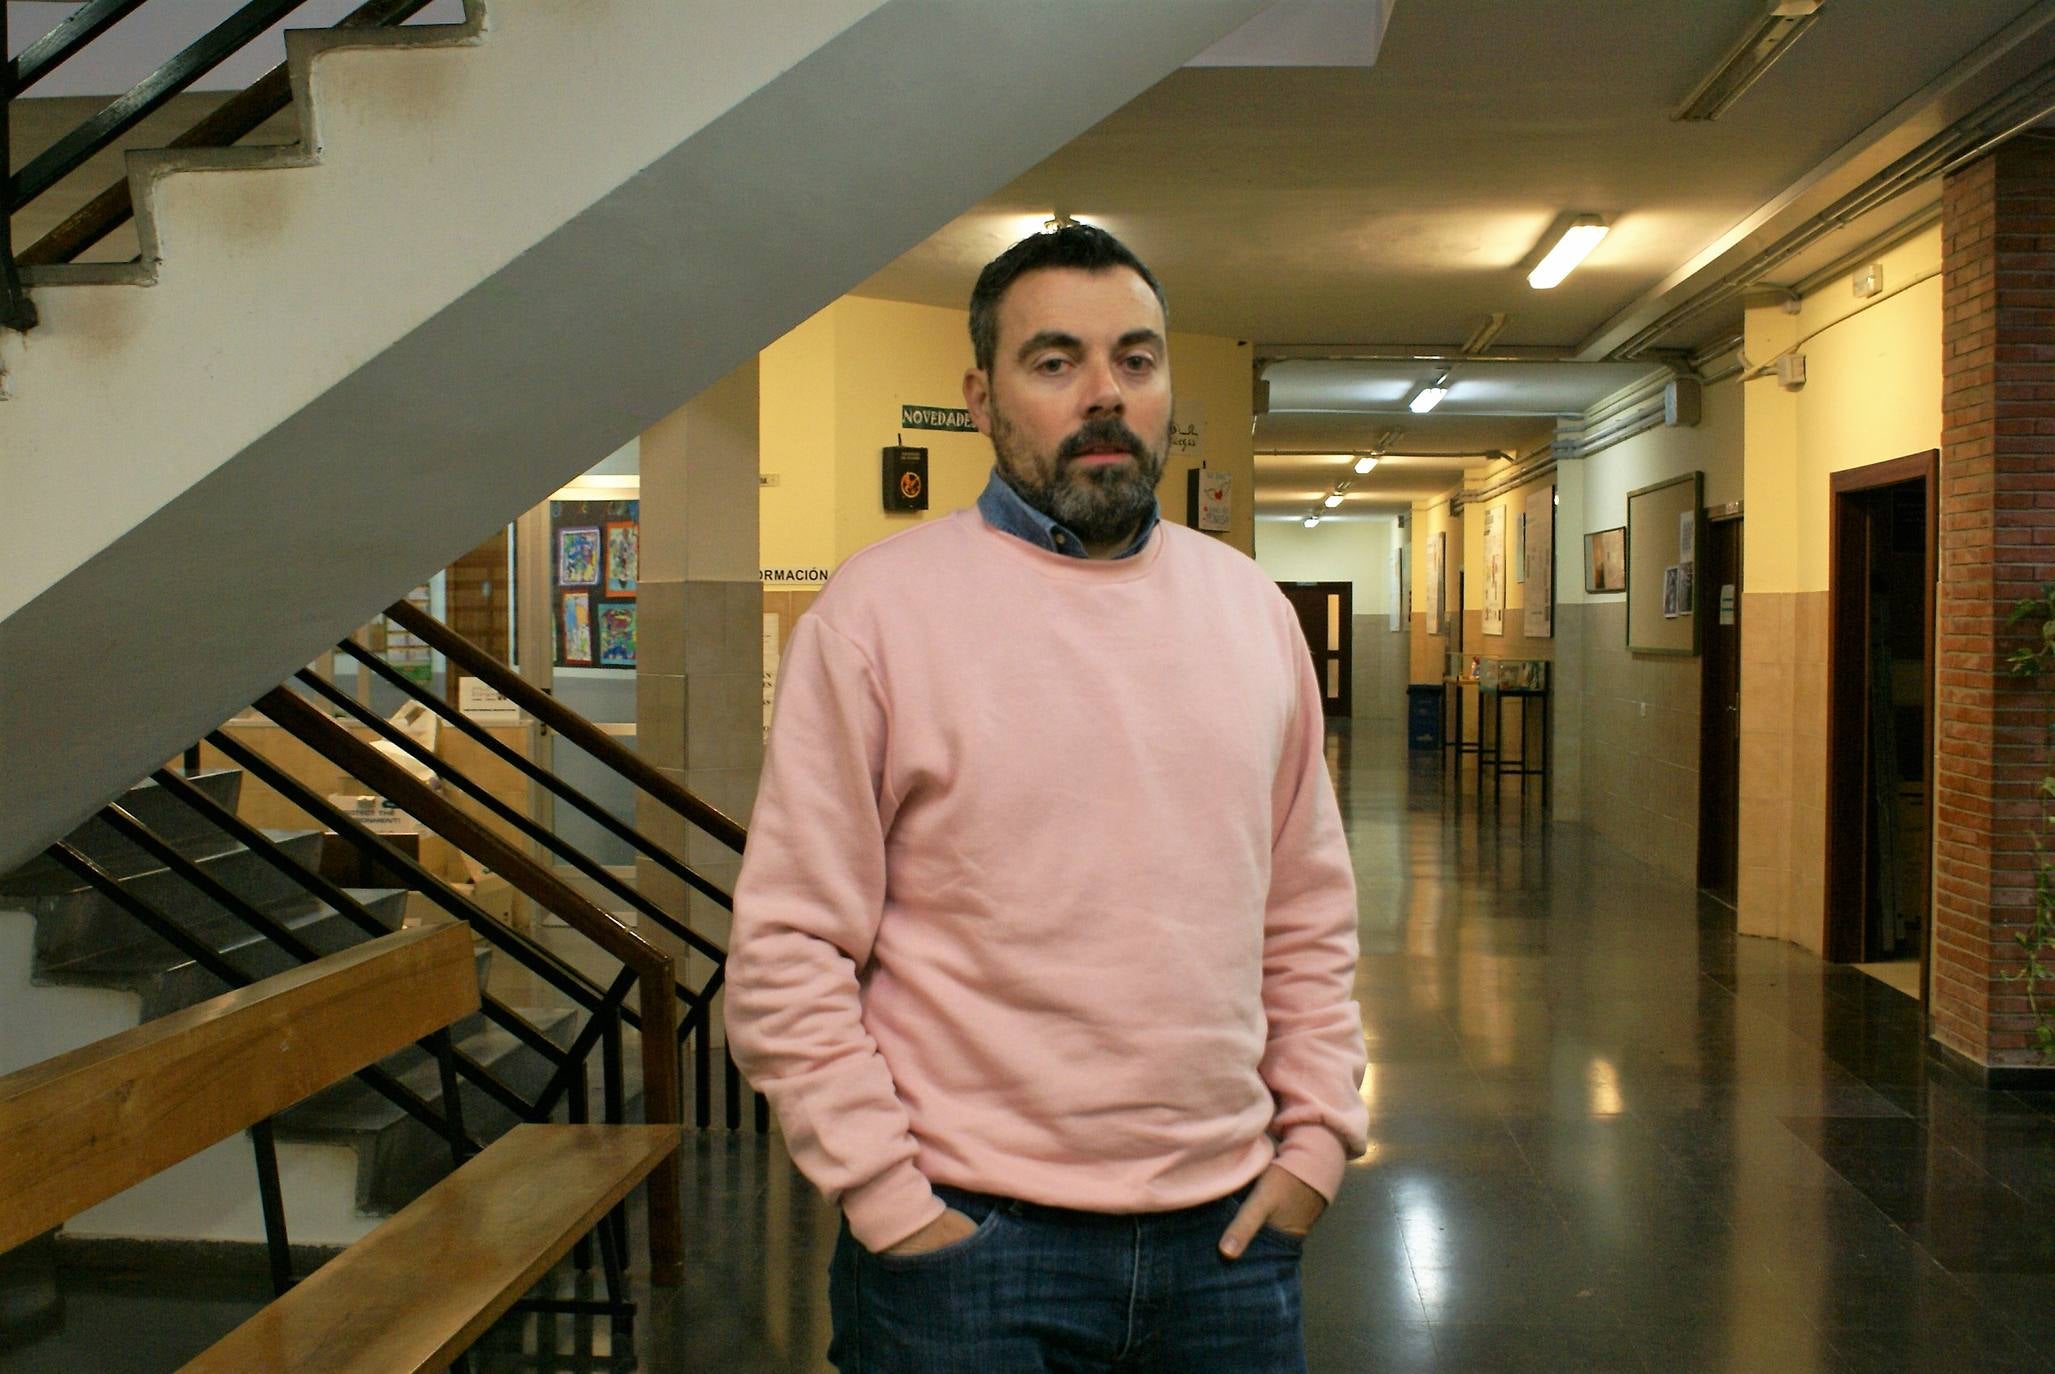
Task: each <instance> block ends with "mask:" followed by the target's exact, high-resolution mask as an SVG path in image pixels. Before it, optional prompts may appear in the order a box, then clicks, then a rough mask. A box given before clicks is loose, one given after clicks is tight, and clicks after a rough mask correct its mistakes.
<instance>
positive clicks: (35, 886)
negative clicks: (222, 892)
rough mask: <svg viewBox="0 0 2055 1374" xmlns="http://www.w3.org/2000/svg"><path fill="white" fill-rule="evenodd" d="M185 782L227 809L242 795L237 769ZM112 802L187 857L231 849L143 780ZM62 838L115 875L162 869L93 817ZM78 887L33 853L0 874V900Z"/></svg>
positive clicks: (179, 803) (190, 813) (163, 791)
mask: <svg viewBox="0 0 2055 1374" xmlns="http://www.w3.org/2000/svg"><path fill="white" fill-rule="evenodd" d="M187 781H188V782H190V783H192V784H193V786H195V787H197V788H198V789H199V790H200V791H202V792H204V793H206V794H207V795H208V796H209V797H211V798H213V799H214V800H215V801H217V802H219V803H220V804H221V805H223V806H225V807H227V808H228V809H229V810H231V811H233V810H234V809H235V806H236V799H237V798H238V797H239V796H240V795H241V794H242V782H243V774H242V770H241V769H239V768H224V769H215V770H213V771H211V772H206V773H195V774H194V775H192V776H191V777H190V778H188V779H187ZM115 800H116V803H117V804H118V805H120V806H124V807H126V808H127V809H128V811H129V813H130V814H131V815H133V816H134V817H135V818H136V819H137V820H139V821H141V822H142V823H143V824H144V825H146V826H148V827H149V828H150V829H151V830H152V831H154V832H155V833H156V834H157V836H158V837H159V838H161V839H163V840H164V841H165V842H166V843H168V844H169V845H171V847H172V848H173V849H176V850H177V851H178V852H179V853H181V854H184V855H186V856H187V857H188V858H198V857H200V856H202V855H209V854H219V853H222V852H223V851H225V850H228V849H232V848H234V842H233V841H231V840H229V839H228V838H227V837H226V836H225V835H223V834H222V833H221V832H220V831H218V830H216V829H215V828H214V827H213V826H211V825H209V824H208V823H207V822H206V821H205V820H204V819H203V818H202V817H201V816H200V814H199V813H198V812H196V811H194V810H193V809H192V808H191V807H189V806H187V805H186V804H185V803H184V802H182V801H180V800H179V799H178V798H177V797H175V796H173V795H172V794H171V793H170V792H169V791H167V790H166V789H165V788H163V787H160V786H158V785H157V783H155V782H154V781H151V780H149V779H147V778H146V779H144V780H143V781H142V782H140V783H137V784H136V785H135V786H134V787H131V788H130V789H129V790H128V791H127V792H125V793H123V794H122V795H121V796H120V797H118V798H116V799H115ZM64 838H65V839H66V840H67V841H69V842H70V843H71V844H73V845H76V846H77V847H78V848H79V849H81V850H83V851H84V852H85V854H86V856H87V857H88V858H90V859H92V860H93V861H94V862H96V863H98V864H99V865H100V866H101V867H102V868H105V869H107V870H108V871H110V872H111V873H113V874H114V875H115V876H116V877H117V878H127V877H132V876H134V875H136V874H139V873H147V872H149V871H150V870H152V869H155V868H159V867H162V865H160V864H159V863H158V862H157V860H155V859H154V858H152V857H150V855H148V854H146V853H144V852H143V850H142V849H141V848H140V847H138V846H137V845H134V844H132V843H130V842H129V841H128V840H125V839H123V838H122V837H121V836H120V835H118V834H116V833H115V831H114V828H113V827H112V826H110V825H108V824H107V823H106V822H105V821H103V820H101V819H100V818H99V817H98V816H97V815H96V816H94V817H93V818H92V819H91V820H88V821H87V822H85V824H83V825H81V826H79V827H78V828H77V829H75V830H73V831H72V832H71V833H70V834H69V835H66V836H65V837H64ZM79 886H80V882H79V880H78V878H76V877H74V876H73V874H72V872H71V870H70V869H67V868H65V867H63V866H62V865H60V864H58V863H56V862H55V861H54V860H52V859H50V858H49V857H48V856H47V855H44V854H38V855H37V856H36V857H35V858H33V859H31V860H29V861H28V862H27V863H25V864H23V865H22V866H21V867H20V868H18V869H16V870H15V871H14V872H12V873H9V874H6V875H4V876H0V900H5V899H7V898H9V897H15V898H19V897H23V896H41V895H51V894H57V893H64V892H70V891H72V890H74V889H76V888H78V887H79Z"/></svg>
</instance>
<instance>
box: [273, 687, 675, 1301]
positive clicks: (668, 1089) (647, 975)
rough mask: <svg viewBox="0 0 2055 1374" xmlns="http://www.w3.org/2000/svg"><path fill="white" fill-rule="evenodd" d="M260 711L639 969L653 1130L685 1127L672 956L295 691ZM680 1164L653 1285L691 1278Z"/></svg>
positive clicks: (658, 1227)
mask: <svg viewBox="0 0 2055 1374" xmlns="http://www.w3.org/2000/svg"><path fill="white" fill-rule="evenodd" d="M256 705H257V710H259V711H260V712H262V713H263V714H264V715H265V716H267V717H269V718H270V719H271V720H272V721H273V722H274V723H275V724H277V725H278V726H279V727H280V728H281V729H283V730H285V731H286V733H288V734H290V735H292V736H293V738H295V739H297V740H299V741H300V742H301V743H302V744H305V745H306V746H307V747H309V748H310V749H313V750H314V751H315V752H316V753H318V754H320V755H321V756H322V757H323V758H326V759H327V760H328V761H329V762H330V763H333V764H334V765H335V766H336V767H338V768H340V769H342V770H343V771H344V772H345V773H347V774H349V775H350V776H351V777H354V778H356V779H358V780H360V781H362V782H364V783H366V784H367V785H369V786H370V787H372V788H373V789H375V790H376V791H377V792H378V793H379V794H380V795H381V796H383V797H384V798H385V799H386V800H387V801H390V802H391V803H393V805H395V806H397V807H398V808H399V809H400V810H402V811H404V812H406V813H407V814H408V815H410V816H412V817H413V818H414V819H416V820H418V821H420V822H421V823H422V824H423V825H425V826H427V827H428V828H429V829H430V830H432V831H434V832H435V833H436V834H438V835H440V836H442V837H443V838H444V839H446V840H448V841H449V842H450V843H451V844H453V845H455V846H456V847H457V848H458V849H460V850H462V851H463V852H464V853H466V854H469V855H471V856H472V857H473V858H475V859H477V860H479V861H480V862H481V863H483V864H484V865H485V866H486V867H488V868H490V869H492V871H493V872H495V873H497V874H499V875H500V876H501V877H503V878H505V879H506V880H507V882H508V883H509V884H511V885H512V886H513V887H514V888H515V889H516V890H517V891H519V892H521V893H522V894H523V895H525V896H527V897H529V898H530V899H532V900H533V901H535V902H537V903H538V904H540V905H541V906H542V907H543V909H544V910H546V911H549V912H550V913H552V914H553V915H556V916H560V917H562V918H563V920H564V923H565V924H566V925H568V926H569V927H570V928H571V929H573V930H575V931H577V932H578V933H579V934H581V935H584V936H585V937H586V938H588V939H590V940H591V941H592V942H593V943H594V944H596V945H598V946H599V947H600V948H601V949H603V950H605V951H606V952H607V953H608V954H610V955H612V956H613V957H614V958H616V959H618V960H620V961H621V963H622V964H624V965H626V966H627V967H629V968H631V969H633V970H635V974H636V979H637V983H638V989H637V991H638V996H637V1010H638V1011H639V1012H640V1013H641V1019H642V1027H641V1031H642V1094H643V1113H644V1115H645V1117H646V1118H647V1119H648V1120H649V1121H650V1122H651V1123H652V1124H675V1125H681V1126H682V1125H683V1124H684V1115H685V1113H684V1079H683V1077H682V1072H681V1068H680V1064H679V1058H678V1002H677V974H676V970H675V969H674V967H673V965H672V962H671V956H670V954H669V953H667V952H666V951H664V950H662V949H659V948H658V947H657V946H655V945H652V944H650V943H649V942H648V941H647V940H644V939H643V938H642V937H641V936H639V935H637V934H636V933H635V932H634V931H632V930H630V929H629V928H628V927H626V926H624V925H622V924H621V923H620V922H619V921H617V920H615V919H614V918H613V917H612V916H611V915H609V914H608V913H607V912H605V911H603V910H601V909H600V908H599V907H598V906H596V905H594V904H593V903H592V902H590V901H588V900H586V898H585V897H584V896H582V895H581V894H580V893H579V892H578V891H577V890H576V889H574V888H572V887H571V886H570V885H569V884H568V883H566V882H564V881H563V880H562V879H561V878H559V877H557V876H556V875H555V874H554V873H551V872H550V871H549V870H548V869H546V868H544V867H543V866H542V865H541V864H539V863H537V862H535V860H533V859H531V858H530V857H528V856H527V855H526V854H523V853H522V852H521V851H520V850H519V849H518V848H516V847H515V846H514V845H513V844H511V843H509V842H508V841H507V840H506V839H504V838H502V837H501V836H500V835H499V833H498V832H496V831H494V830H492V829H491V828H490V827H488V826H486V825H485V824H483V823H482V822H480V821H478V820H476V819H474V818H473V817H471V816H469V815H467V814H465V813H464V812H463V811H460V810H459V809H457V807H456V806H455V805H453V804H452V803H451V802H449V801H448V800H447V799H445V798H443V797H441V796H439V795H438V794H437V793H436V792H435V791H434V790H432V789H431V788H430V787H429V786H428V785H427V784H426V783H424V782H421V781H420V780H419V779H417V778H415V777H414V776H413V774H411V773H409V772H407V771H406V770H405V769H404V768H401V767H400V766H399V765H398V764H396V763H394V762H393V761H392V760H391V759H389V758H387V757H386V756H385V755H383V754H381V753H379V752H378V751H377V750H376V749H373V748H372V747H371V746H370V745H368V744H366V743H364V742H363V741H362V740H360V739H358V738H357V737H356V736H355V735H353V734H351V733H350V731H349V730H348V729H346V728H345V727H344V726H343V725H342V724H340V723H339V722H337V721H336V720H334V719H333V718H332V717H330V716H329V715H328V713H327V712H325V711H323V710H321V709H320V708H319V707H317V706H315V705H314V704H313V703H312V702H310V701H308V700H307V699H306V698H304V697H302V696H300V695H299V694H298V693H296V692H293V691H290V690H288V689H287V688H284V687H276V688H273V689H272V690H271V691H270V692H267V693H266V694H265V695H264V696H263V697H261V698H259V699H258V701H257V704H256ZM679 1182H680V1179H679V1173H678V1162H677V1160H676V1158H675V1157H673V1158H672V1159H671V1160H670V1161H668V1162H667V1163H665V1164H664V1165H663V1166H662V1167H661V1168H660V1169H658V1171H657V1172H656V1173H655V1174H652V1175H651V1176H650V1187H649V1246H650V1269H651V1274H652V1277H653V1281H654V1282H657V1283H661V1284H674V1283H676V1282H678V1281H679V1279H680V1277H681V1276H682V1275H683V1272H684V1230H683V1218H682V1215H681V1213H680V1204H681V1198H680V1194H679V1191H678V1190H679Z"/></svg>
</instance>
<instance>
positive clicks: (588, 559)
mask: <svg viewBox="0 0 2055 1374" xmlns="http://www.w3.org/2000/svg"><path fill="white" fill-rule="evenodd" d="M598 581H599V530H598V529H597V528H596V527H594V526H590V525H582V526H574V527H572V528H570V529H561V530H558V531H557V584H558V585H559V586H563V587H590V586H593V585H594V584H596V583H597V582H598Z"/></svg>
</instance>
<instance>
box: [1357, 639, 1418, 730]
mask: <svg viewBox="0 0 2055 1374" xmlns="http://www.w3.org/2000/svg"><path fill="white" fill-rule="evenodd" d="M1354 620H1355V624H1354V626H1353V629H1352V633H1353V636H1354V640H1353V643H1352V644H1351V646H1350V647H1351V656H1352V658H1353V660H1354V661H1353V662H1352V663H1351V664H1350V666H1349V671H1350V673H1351V674H1353V682H1352V684H1351V688H1352V693H1353V695H1354V697H1355V702H1354V706H1353V708H1352V710H1351V712H1350V714H1352V715H1353V716H1354V717H1355V718H1356V719H1357V720H1381V721H1400V720H1404V719H1405V715H1406V674H1407V672H1408V670H1409V668H1410V666H1411V665H1410V663H1409V661H1408V659H1409V655H1410V653H1411V649H1412V646H1411V644H1410V643H1409V642H1408V636H1407V635H1406V634H1405V633H1404V632H1403V631H1399V632H1394V631H1393V630H1392V628H1391V617H1390V616H1388V615H1359V616H1356V617H1355V618H1354Z"/></svg>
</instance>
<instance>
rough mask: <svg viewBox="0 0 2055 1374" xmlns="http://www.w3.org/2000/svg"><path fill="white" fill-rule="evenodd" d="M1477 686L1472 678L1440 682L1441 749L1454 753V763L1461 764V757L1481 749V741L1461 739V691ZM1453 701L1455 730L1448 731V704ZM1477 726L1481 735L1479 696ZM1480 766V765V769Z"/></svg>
mask: <svg viewBox="0 0 2055 1374" xmlns="http://www.w3.org/2000/svg"><path fill="white" fill-rule="evenodd" d="M1475 686H1477V679H1476V678H1474V677H1444V678H1443V679H1442V680H1441V731H1442V733H1441V747H1442V748H1443V749H1453V750H1455V751H1456V763H1457V765H1458V766H1460V765H1461V764H1462V761H1463V755H1465V754H1475V753H1477V752H1478V751H1479V749H1480V748H1481V747H1482V741H1481V740H1465V739H1464V738H1463V689H1464V688H1465V687H1475ZM1451 699H1453V702H1454V713H1455V718H1456V724H1455V729H1453V730H1451V729H1449V714H1450V702H1451ZM1477 726H1478V733H1479V734H1480V735H1481V734H1482V733H1483V728H1484V701H1483V698H1482V696H1481V695H1480V697H1479V699H1478V702H1477ZM1481 766H1482V765H1481V764H1480V767H1481Z"/></svg>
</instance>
